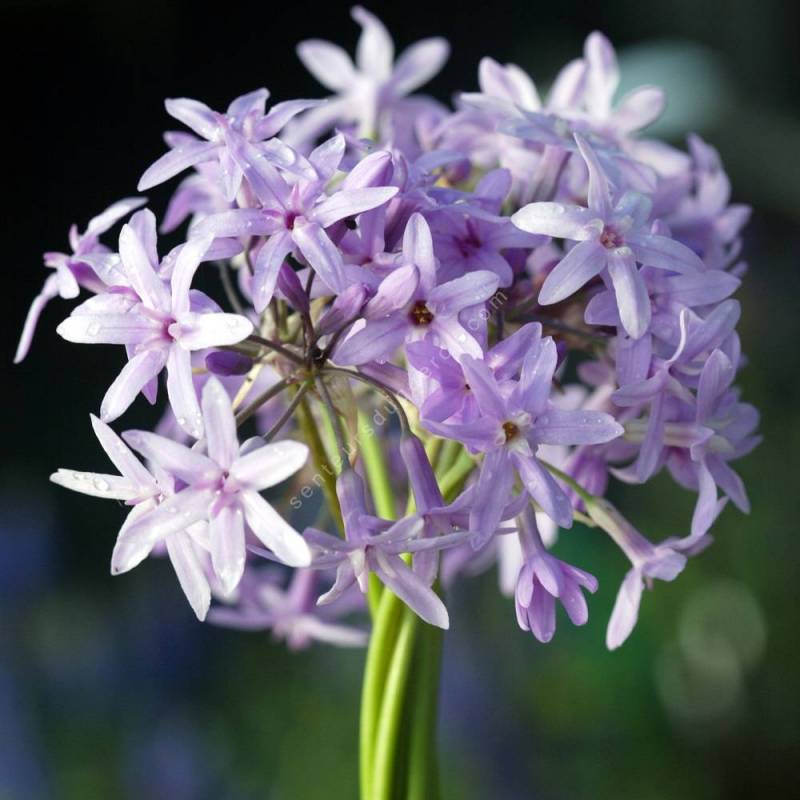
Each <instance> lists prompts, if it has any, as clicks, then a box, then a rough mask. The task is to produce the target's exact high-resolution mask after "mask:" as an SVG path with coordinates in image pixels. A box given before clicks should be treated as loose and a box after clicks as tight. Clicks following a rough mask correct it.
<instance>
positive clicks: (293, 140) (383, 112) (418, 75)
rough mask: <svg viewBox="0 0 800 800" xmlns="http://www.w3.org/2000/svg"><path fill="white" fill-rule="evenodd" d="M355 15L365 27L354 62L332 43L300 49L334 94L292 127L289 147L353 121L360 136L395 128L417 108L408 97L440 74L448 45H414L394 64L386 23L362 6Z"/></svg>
mask: <svg viewBox="0 0 800 800" xmlns="http://www.w3.org/2000/svg"><path fill="white" fill-rule="evenodd" d="M351 13H352V16H353V19H354V20H355V21H356V22H357V23H358V24H359V25H360V26H361V37H360V38H359V40H358V45H357V47H356V63H355V64H354V63H353V61H352V59H351V58H350V56H349V55H348V54H347V52H346V51H345V50H343V49H342V48H341V47H339V46H338V45H336V44H332V43H331V42H326V41H323V40H321V39H308V40H306V41H304V42H301V43H300V44H299V45H298V46H297V54H298V56H299V57H300V60H301V61H302V62H303V64H304V65H305V66H306V68H307V69H308V71H309V72H310V73H311V74H312V75H313V76H314V77H315V78H316V79H317V80H318V81H319V82H320V83H321V84H322V85H323V86H325V87H326V88H327V89H330V90H331V91H332V92H335V96H334V97H332V98H329V99H328V101H327V102H326V103H325V104H324V105H321V106H319V107H318V108H315V109H313V110H311V111H309V112H307V113H306V114H304V115H303V116H302V117H300V118H299V119H298V120H297V121H296V122H295V124H294V125H292V126H290V128H288V129H287V133H286V141H287V142H289V143H290V144H295V145H297V146H300V145H303V144H306V143H313V142H314V141H315V140H316V139H317V138H318V137H319V136H320V135H322V134H323V133H325V132H326V131H329V130H330V129H331V128H333V127H335V126H337V125H349V124H353V123H354V124H355V125H356V127H357V131H358V135H359V136H366V137H374V136H375V135H376V134H377V133H378V131H379V128H381V127H385V126H386V125H387V124H391V119H389V120H387V119H386V117H387V116H391V115H392V114H393V113H394V114H395V115H398V116H399V112H402V110H403V108H404V106H406V107H408V108H409V110H412V109H414V106H413V105H411V103H410V102H409V101H407V100H405V98H406V96H407V95H409V94H411V92H413V91H414V90H415V89H418V88H419V87H420V86H422V85H423V84H425V83H427V82H428V81H429V80H430V79H431V78H432V77H433V76H434V75H436V73H437V72H439V70H440V69H441V68H442V65H443V64H444V62H445V61H446V60H447V57H448V55H449V54H450V45H449V44H448V43H447V41H446V40H445V39H441V38H438V37H436V38H431V39H423V40H422V41H419V42H417V43H416V44H413V45H411V46H410V47H409V48H408V49H406V50H405V51H404V52H403V53H401V54H400V56H399V57H398V59H397V61H396V62H394V43H393V42H392V38H391V36H390V35H389V32H388V31H387V30H386V28H385V26H384V25H383V23H382V22H381V21H380V20H379V19H378V18H377V17H376V16H375V15H374V14H371V13H370V12H369V11H367V10H366V9H365V8H362V7H361V6H355V7H354V8H353V10H352V12H351ZM393 62H394V63H393ZM412 113H413V111H412Z"/></svg>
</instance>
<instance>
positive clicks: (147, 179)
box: [138, 89, 318, 200]
mask: <svg viewBox="0 0 800 800" xmlns="http://www.w3.org/2000/svg"><path fill="white" fill-rule="evenodd" d="M268 97H269V92H268V91H267V90H266V89H257V90H256V91H254V92H250V93H249V94H245V95H242V96H241V97H237V98H236V99H235V100H234V101H233V102H231V104H230V105H229V106H228V110H227V112H226V113H225V114H220V113H219V112H217V111H212V110H211V109H210V108H209V107H208V106H207V105H206V104H205V103H201V102H199V101H198V100H189V99H187V98H178V99H173V100H166V101H165V103H164V104H165V106H166V109H167V113H168V114H169V115H170V116H171V117H174V118H175V119H177V120H179V121H180V122H182V123H183V124H184V125H186V126H187V127H188V128H191V129H192V130H193V131H194V132H195V133H197V134H199V135H200V136H201V137H202V138H201V139H197V138H195V137H194V136H190V135H184V136H183V137H182V138H181V139H180V140H178V141H177V142H176V143H175V145H174V146H173V147H172V149H171V150H169V151H168V152H167V153H165V154H164V155H163V156H161V158H159V159H158V161H156V162H155V163H154V164H153V165H152V166H150V167H149V168H148V169H147V170H145V173H144V174H143V175H142V177H141V179H140V181H139V187H138V188H139V191H140V192H143V191H146V190H147V189H149V188H151V187H153V186H157V185H158V184H159V183H163V182H164V181H167V180H169V179H170V178H172V177H174V176H175V175H177V174H178V173H180V172H183V170H185V169H187V168H189V167H194V166H197V165H198V164H200V163H202V162H205V161H211V160H217V161H218V162H219V166H220V177H221V179H222V184H223V188H224V192H225V197H226V198H227V199H228V200H233V198H234V197H235V196H236V193H237V191H238V190H239V185H240V184H241V181H242V170H241V168H240V167H239V166H238V165H237V163H236V161H235V160H234V159H233V158H232V156H231V153H230V150H229V144H230V141H231V139H232V137H242V138H244V139H246V140H248V141H262V140H264V139H269V138H271V137H273V136H275V135H276V134H277V133H278V132H279V131H280V130H281V128H283V126H284V125H286V123H287V122H288V121H289V120H290V119H291V118H292V117H293V116H295V115H296V114H299V113H300V112H301V111H305V110H306V109H308V108H311V107H313V106H315V105H317V104H318V101H315V100H290V101H288V102H285V103H278V105H276V106H275V107H274V108H273V109H272V110H271V111H270V112H269V114H266V115H265V114H264V111H265V105H266V102H267V98H268ZM273 144H274V146H273V147H263V148H262V149H261V152H262V154H263V156H264V157H265V158H271V159H272V160H274V161H276V163H279V164H281V165H284V166H285V165H287V164H291V163H292V162H293V161H294V158H295V157H294V155H293V154H292V153H291V151H289V148H287V146H286V145H284V144H282V143H281V142H279V141H277V140H276V141H274V143H273ZM287 151H289V152H287Z"/></svg>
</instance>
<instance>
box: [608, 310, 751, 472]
mask: <svg viewBox="0 0 800 800" xmlns="http://www.w3.org/2000/svg"><path fill="white" fill-rule="evenodd" d="M679 319H680V331H681V338H680V341H679V342H678V345H677V347H676V348H675V350H674V352H673V354H672V356H671V357H670V358H668V359H660V358H657V357H655V358H652V360H651V363H650V366H649V372H650V373H651V374H649V375H647V373H646V375H647V377H645V376H641V378H640V380H638V381H631V382H629V383H626V384H625V385H623V386H622V387H621V388H620V389H618V390H617V391H616V392H614V395H613V400H614V402H615V403H616V404H617V405H618V406H622V407H634V408H637V409H638V408H642V407H644V406H647V407H648V409H649V415H648V418H647V420H646V421H645V420H643V421H641V422H639V421H630V422H628V423H627V424H626V433H627V438H628V439H629V440H634V441H636V440H637V439H639V440H640V441H641V448H640V450H639V455H638V457H637V460H636V465H635V474H636V478H637V479H638V480H639V481H640V482H642V483H643V482H644V481H646V480H647V479H648V478H650V477H651V476H652V475H653V474H654V473H655V471H656V470H657V469H658V468H659V467H660V466H661V463H662V460H661V459H662V455H663V449H664V447H665V446H666V445H677V446H681V445H687V446H688V444H689V443H692V442H695V441H697V437H698V436H700V437H701V438H702V437H703V435H704V431H703V430H702V425H701V426H700V427H698V426H696V425H693V426H689V427H688V429H687V426H686V425H682V426H675V425H671V426H670V429H669V431H668V430H667V424H668V423H669V421H670V420H669V417H670V414H671V412H672V411H674V409H675V408H676V403H674V402H673V403H670V402H669V399H670V398H671V397H672V398H676V399H677V401H680V402H683V403H685V404H688V405H689V406H692V407H693V406H694V405H695V399H694V397H693V395H692V394H691V392H690V388H691V387H693V386H695V385H696V381H697V372H698V370H700V369H701V368H702V367H701V365H702V364H703V363H705V362H706V359H707V358H708V356H709V354H710V353H712V351H714V350H715V349H716V348H717V347H720V346H722V345H724V344H725V343H726V341H727V340H728V339H729V338H730V337H731V336H732V335H733V330H734V328H735V326H736V323H737V321H738V319H739V303H738V302H737V301H736V300H726V301H725V302H723V303H721V304H720V305H718V306H717V307H716V308H715V309H714V310H713V311H712V312H711V313H710V314H709V315H708V317H707V318H706V319H702V318H700V317H698V316H697V315H696V314H694V313H693V312H692V311H690V310H689V309H687V308H684V309H683V310H682V311H681V313H680V318H679ZM640 437H641V438H640Z"/></svg>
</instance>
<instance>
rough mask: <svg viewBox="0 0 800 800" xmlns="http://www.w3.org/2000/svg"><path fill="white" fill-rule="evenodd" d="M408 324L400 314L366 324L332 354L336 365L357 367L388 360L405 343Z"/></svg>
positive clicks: (404, 316) (403, 315)
mask: <svg viewBox="0 0 800 800" xmlns="http://www.w3.org/2000/svg"><path fill="white" fill-rule="evenodd" d="M409 327H410V323H409V321H408V319H407V318H406V315H405V314H403V313H402V312H398V313H396V314H392V315H391V316H388V317H384V318H383V319H373V320H369V321H368V322H367V324H366V325H365V326H364V327H363V328H362V329H361V330H360V331H357V332H356V333H354V334H353V335H352V336H350V337H349V338H347V339H345V341H343V342H342V343H341V344H340V345H339V347H337V348H336V350H335V352H334V360H335V361H336V363H337V364H346V365H351V364H352V365H358V364H365V363H366V362H367V361H374V360H376V359H382V358H388V357H389V356H390V355H391V354H392V353H393V352H394V351H395V350H396V349H397V348H398V347H400V345H401V344H403V342H404V341H405V338H406V333H407V332H408V330H409Z"/></svg>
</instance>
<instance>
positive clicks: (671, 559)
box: [590, 500, 724, 650]
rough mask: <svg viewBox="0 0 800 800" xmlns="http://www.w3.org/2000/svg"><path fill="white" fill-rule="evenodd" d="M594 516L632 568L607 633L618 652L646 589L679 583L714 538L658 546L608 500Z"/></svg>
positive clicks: (600, 502)
mask: <svg viewBox="0 0 800 800" xmlns="http://www.w3.org/2000/svg"><path fill="white" fill-rule="evenodd" d="M723 505H724V502H723V503H721V504H718V506H717V509H716V513H717V514H718V513H719V511H720V510H721V508H722V506H723ZM590 514H591V515H592V518H593V519H594V520H595V522H597V524H598V525H600V526H601V527H602V528H603V529H604V530H605V531H606V533H608V534H609V535H610V536H611V538H612V539H613V540H614V541H615V542H616V544H617V545H618V546H619V547H620V549H621V550H622V552H623V553H625V555H626V556H627V557H628V559H629V560H630V562H631V565H632V567H631V569H630V571H629V572H628V573H627V575H626V576H625V579H624V580H623V581H622V585H621V586H620V588H619V593H618V594H617V600H616V603H615V604H614V610H613V611H612V612H611V619H610V620H609V623H608V631H607V633H606V645H607V646H608V649H609V650H616V648H618V647H619V646H620V645H621V644H622V643H623V642H624V641H625V640H626V639H627V638H628V637H629V636H630V635H631V632H632V631H633V629H634V627H635V625H636V620H637V619H638V617H639V605H640V603H641V599H642V592H643V591H644V588H645V586H647V587H648V588H652V584H653V579H655V578H657V579H658V580H662V581H673V580H675V578H677V577H678V575H679V574H680V573H681V572H682V571H683V568H684V567H685V566H686V559H687V556H692V555H696V554H697V553H700V552H701V551H702V550H705V548H706V547H708V545H710V544H711V537H710V536H709V535H708V534H707V533H705V532H702V533H701V534H700V535H698V536H695V535H691V536H686V537H684V538H682V539H679V538H675V537H673V538H670V539H665V540H664V541H663V542H661V543H660V544H657V545H654V544H652V543H651V542H650V541H648V540H647V539H646V538H645V537H644V536H642V534H641V533H639V531H637V530H636V529H635V528H634V527H633V525H631V524H630V522H628V520H626V519H625V518H624V517H623V516H622V514H620V513H619V512H618V511H617V510H616V509H615V508H614V507H613V506H612V505H611V504H610V503H608V502H606V501H604V500H597V501H596V502H595V503H593V505H592V507H591V509H590ZM715 516H716V514H715ZM712 521H713V520H712Z"/></svg>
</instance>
